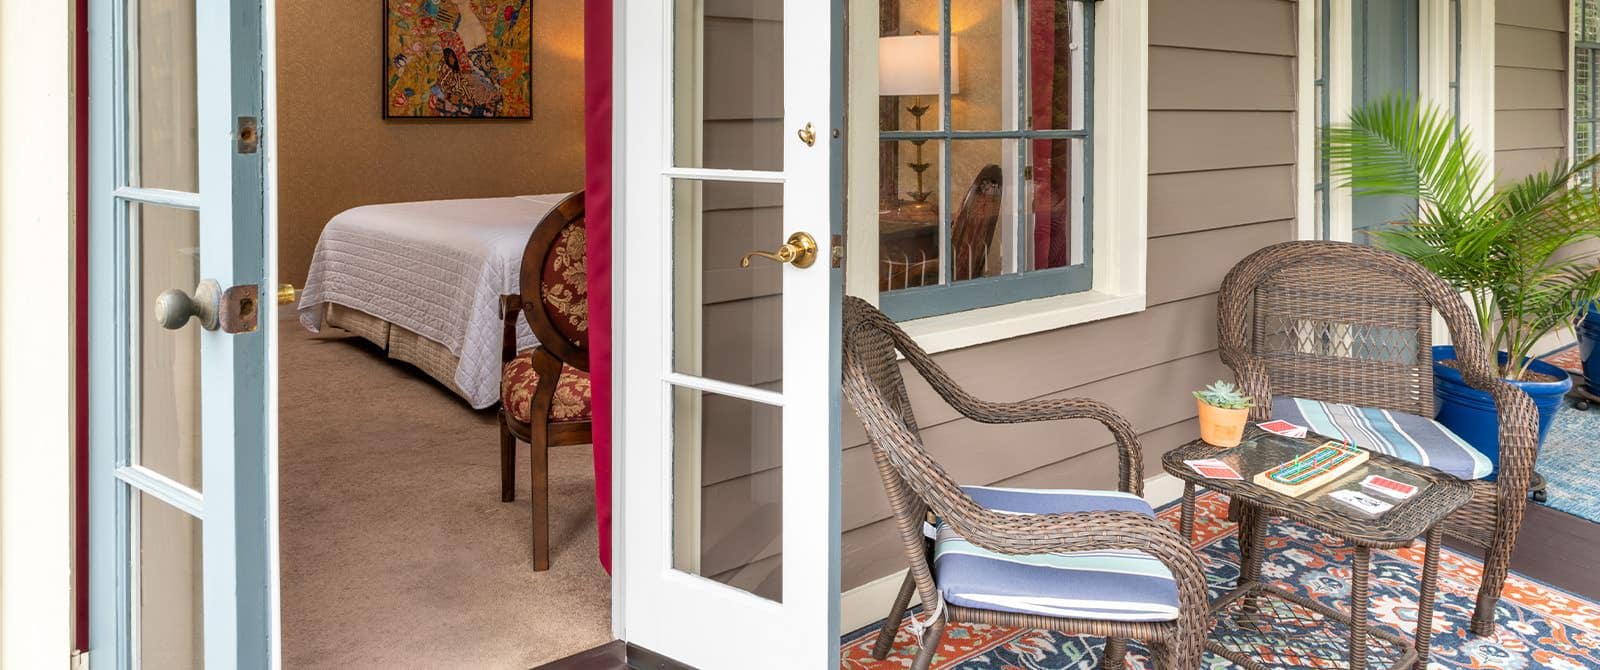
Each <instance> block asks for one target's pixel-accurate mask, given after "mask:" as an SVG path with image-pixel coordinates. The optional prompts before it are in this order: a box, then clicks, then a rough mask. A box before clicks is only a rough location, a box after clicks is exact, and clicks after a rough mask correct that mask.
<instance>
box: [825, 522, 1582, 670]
mask: <svg viewBox="0 0 1600 670" xmlns="http://www.w3.org/2000/svg"><path fill="white" fill-rule="evenodd" d="M1199 510H1200V512H1199V514H1198V515H1197V518H1196V524H1195V526H1196V540H1197V541H1198V542H1199V545H1200V554H1201V560H1202V561H1203V563H1204V564H1205V568H1206V573H1207V575H1208V576H1209V578H1210V580H1211V595H1212V597H1217V596H1219V595H1221V594H1222V593H1223V592H1225V591H1226V590H1228V588H1229V587H1231V586H1232V584H1233V583H1234V581H1235V579H1236V578H1237V577H1238V565H1237V564H1236V563H1235V561H1236V560H1237V556H1238V543H1237V536H1236V534H1235V530H1236V529H1235V527H1234V525H1233V524H1231V523H1228V522H1227V521H1226V520H1225V518H1226V516H1227V513H1226V510H1227V502H1226V499H1225V498H1223V497H1221V496H1219V495H1215V494H1208V495H1205V496H1202V497H1201V498H1200V501H1199ZM1161 517H1162V518H1163V519H1165V520H1167V521H1169V522H1171V523H1172V524H1173V525H1174V527H1176V525H1177V518H1178V510H1177V506H1176V505H1169V506H1168V507H1167V508H1166V509H1164V510H1162V512H1161ZM1349 556H1350V550H1349V548H1348V547H1347V546H1345V545H1344V544H1343V543H1342V542H1340V541H1339V540H1337V539H1336V538H1333V537H1330V536H1325V535H1323V534H1321V533H1318V532H1316V531H1313V530H1311V529H1309V528H1307V527H1305V526H1301V525H1299V524H1294V523H1289V522H1283V523H1274V524H1273V525H1272V526H1271V528H1270V530H1269V532H1268V536H1267V559H1266V563H1265V565H1264V566H1263V574H1264V575H1265V577H1266V578H1267V579H1269V580H1270V581H1271V582H1272V583H1274V584H1275V585H1277V586H1280V587H1283V588H1286V589H1289V590H1291V591H1295V592H1299V593H1301V594H1307V595H1310V596H1312V597H1314V598H1316V599H1317V600H1318V601H1321V602H1323V603H1326V604H1329V605H1331V606H1333V607H1335V608H1337V609H1340V610H1348V608H1349V606H1348V597H1349V581H1348V580H1349V577H1350V563H1349ZM1421 563H1422V548H1421V546H1420V545H1418V546H1414V547H1410V548H1407V549H1402V550H1398V551H1392V552H1391V551H1383V552H1376V553H1375V555H1374V556H1373V570H1374V579H1373V580H1372V592H1373V601H1372V618H1373V620H1374V621H1375V622H1376V625H1378V626H1382V627H1386V628H1389V629H1391V630H1394V631H1396V632H1397V633H1399V634H1401V635H1403V636H1405V637H1406V638H1408V639H1409V638H1410V637H1411V636H1412V634H1413V633H1414V631H1415V630H1416V627H1415V623H1416V602H1417V579H1418V576H1419V575H1420V574H1421ZM1439 567H1440V570H1439V587H1440V595H1439V604H1438V607H1437V610H1436V612H1435V615H1434V621H1433V629H1434V631H1435V634H1434V638H1433V640H1434V641H1433V655H1432V663H1431V664H1430V665H1429V667H1430V668H1500V669H1504V670H1523V669H1524V668H1529V669H1531V668H1552V669H1554V670H1582V669H1585V668H1600V604H1596V603H1594V602H1591V601H1588V600H1584V599H1582V598H1578V597H1576V596H1573V595H1571V594H1568V593H1566V592H1564V591H1560V590H1557V589H1554V588H1551V587H1548V586H1545V585H1543V584H1540V583H1537V582H1534V581H1531V580H1528V579H1524V578H1521V577H1519V576H1517V575H1515V574H1513V575H1512V576H1511V578H1510V579H1509V580H1508V581H1507V582H1506V588H1505V592H1504V597H1503V598H1502V599H1501V601H1500V607H1499V626H1498V627H1497V629H1496V634H1495V636H1494V637H1491V638H1475V637H1472V636H1471V634H1470V633H1468V632H1467V622H1468V620H1469V619H1471V617H1472V605H1473V598H1474V597H1475V595H1476V593H1477V583H1478V574H1479V571H1481V570H1482V567H1483V566H1482V564H1481V563H1480V562H1479V561H1477V560H1476V559H1474V558H1469V557H1467V556H1464V555H1462V554H1459V553H1456V552H1454V551H1451V550H1449V549H1445V550H1444V551H1443V553H1442V559H1441V561H1440V566H1439ZM876 630H877V628H876V626H873V627H868V628H866V629H863V630H860V631H857V632H855V633H852V634H851V635H848V636H846V638H845V640H844V644H843V649H842V653H841V658H842V662H841V668H843V669H844V670H883V669H888V668H906V667H909V666H910V665H911V660H912V658H913V657H914V656H915V654H916V647H915V645H914V643H913V640H912V637H911V632H910V629H909V621H907V622H904V623H902V625H901V627H900V632H899V635H898V636H897V637H896V638H895V646H894V650H893V651H892V652H891V653H890V655H889V658H888V659H887V660H884V661H875V660H873V658H872V645H873V642H874V639H875V633H876ZM1104 644H1105V640H1104V639H1102V638H1090V637H1074V636H1066V635H1058V634H1054V633H1048V632H1044V631H1037V630H1019V629H1015V628H1000V627H996V626H985V625H979V624H956V625H952V626H950V627H948V628H947V629H946V633H945V637H944V641H943V642H942V644H941V646H940V649H939V652H938V655H937V656H936V657H935V661H934V664H933V667H934V668H938V669H940V670H1046V669H1050V670H1057V669H1068V668H1070V669H1073V670H1090V669H1092V668H1097V667H1099V659H1100V654H1101V651H1102V648H1103V646H1104ZM1128 648H1129V651H1128V660H1129V663H1128V667H1129V668H1138V669H1143V668H1149V667H1150V663H1149V655H1148V654H1147V653H1146V651H1145V649H1144V648H1143V647H1142V646H1140V645H1138V644H1137V643H1133V644H1129V647H1128ZM1205 667H1207V668H1232V667H1236V666H1234V665H1233V664H1232V663H1230V662H1228V661H1226V660H1224V659H1222V658H1219V657H1217V656H1214V655H1212V654H1209V653H1208V654H1207V655H1206V666H1205Z"/></svg>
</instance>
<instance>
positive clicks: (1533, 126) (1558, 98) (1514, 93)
mask: <svg viewBox="0 0 1600 670" xmlns="http://www.w3.org/2000/svg"><path fill="white" fill-rule="evenodd" d="M1567 4H1568V2H1567V0H1498V2H1497V3H1496V5H1495V21H1496V23H1497V25H1496V26H1495V147H1494V148H1495V164H1496V165H1495V168H1496V170H1497V171H1498V172H1499V173H1500V178H1501V180H1502V181H1511V180H1516V179H1520V178H1522V177H1524V176H1527V175H1529V174H1532V173H1534V172H1538V171H1540V170H1544V169H1547V168H1549V167H1551V166H1552V165H1554V164H1555V163H1556V162H1558V161H1560V160H1561V159H1562V158H1564V157H1565V156H1566V152H1567V142H1568V139H1567V115H1568V113H1569V112H1568V108H1567V98H1568V96H1567V73H1566V68H1567V62H1568V60H1569V59H1570V54H1569V53H1567Z"/></svg>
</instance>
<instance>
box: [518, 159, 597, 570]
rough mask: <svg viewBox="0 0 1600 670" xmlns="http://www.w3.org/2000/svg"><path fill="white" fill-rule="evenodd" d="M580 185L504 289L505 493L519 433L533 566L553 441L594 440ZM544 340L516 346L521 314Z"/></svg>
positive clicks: (545, 553) (546, 519)
mask: <svg viewBox="0 0 1600 670" xmlns="http://www.w3.org/2000/svg"><path fill="white" fill-rule="evenodd" d="M583 213H584V208H583V192H582V191H579V192H577V193H574V194H572V195H570V196H567V198H566V199H565V200H562V201H561V202H560V203H559V204H557V205H556V207H555V209H552V210H550V213H549V214H546V215H545V217H544V220H542V221H540V222H539V225H538V226H536V227H534V229H533V234H532V235H530V236H529V237H528V246H527V247H526V248H525V249H524V250H523V252H522V270H521V275H520V277H519V279H518V282H519V284H518V288H519V289H520V294H519V295H504V296H500V305H501V308H500V314H501V316H502V317H503V319H504V321H505V332H504V336H503V339H502V344H501V351H500V360H501V372H500V500H501V501H503V502H511V501H512V500H514V499H515V497H516V479H515V472H514V471H515V469H516V462H517V441H518V440H521V441H523V442H527V443H528V446H529V447H530V455H529V458H528V460H529V470H530V471H531V473H532V476H533V490H532V496H531V497H532V498H533V523H532V530H531V534H532V537H533V569H534V570H535V571H543V570H549V569H550V456H549V453H548V449H549V448H550V447H561V446H571V445H579V444H589V443H590V442H592V441H593V438H592V437H591V434H592V431H591V425H590V424H591V418H592V416H593V413H592V412H591V406H590V396H589V347H588V337H589V304H588V296H589V290H588V287H587V285H586V284H585V281H586V280H587V275H586V272H585V271H586V256H585V254H584V246H583V243H584V216H583ZM519 316H520V317H522V318H523V319H526V320H527V322H528V327H529V328H530V329H531V330H533V335H534V337H536V338H538V339H539V346H537V347H534V348H533V349H531V350H528V351H524V352H520V353H519V352H518V351H517V319H518V317H519Z"/></svg>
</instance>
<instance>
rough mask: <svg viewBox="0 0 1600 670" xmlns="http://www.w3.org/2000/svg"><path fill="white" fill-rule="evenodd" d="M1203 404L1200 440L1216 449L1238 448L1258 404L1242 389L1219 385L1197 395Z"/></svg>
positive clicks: (1201, 407) (1196, 397)
mask: <svg viewBox="0 0 1600 670" xmlns="http://www.w3.org/2000/svg"><path fill="white" fill-rule="evenodd" d="M1194 397H1195V399H1196V400H1197V401H1199V404H1200V439H1202V440H1205V441H1206V444H1209V445H1211V446H1213V447H1223V448H1227V447H1237V446H1239V441H1240V440H1242V439H1243V438H1244V425H1245V423H1247V422H1249V420H1250V408H1251V407H1254V406H1255V404H1256V403H1255V401H1254V400H1252V399H1251V398H1250V396H1247V395H1245V394H1244V392H1243V391H1240V390H1239V388H1238V387H1236V386H1234V385H1233V384H1230V383H1228V382H1225V381H1220V380H1219V381H1217V382H1216V383H1214V384H1212V385H1210V386H1207V387H1206V388H1204V389H1201V390H1199V391H1195V392H1194Z"/></svg>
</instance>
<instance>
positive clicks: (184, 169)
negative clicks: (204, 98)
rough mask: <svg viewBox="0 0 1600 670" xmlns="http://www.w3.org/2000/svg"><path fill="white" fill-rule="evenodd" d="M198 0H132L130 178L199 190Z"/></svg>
mask: <svg viewBox="0 0 1600 670" xmlns="http://www.w3.org/2000/svg"><path fill="white" fill-rule="evenodd" d="M194 8H195V0H129V6H128V61H127V62H128V110H127V114H128V136H129V137H128V163H129V164H128V183H129V185H131V186H145V187H149V188H165V189H172V190H176V191H189V192H194V191H198V190H199V188H200V176H199V175H200V170H199V160H198V155H199V154H198V137H199V134H198V131H197V125H198V111H199V108H198V106H197V103H196V98H195V28H194V25H195V24H194Z"/></svg>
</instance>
